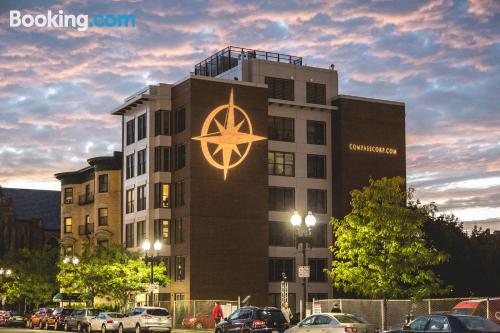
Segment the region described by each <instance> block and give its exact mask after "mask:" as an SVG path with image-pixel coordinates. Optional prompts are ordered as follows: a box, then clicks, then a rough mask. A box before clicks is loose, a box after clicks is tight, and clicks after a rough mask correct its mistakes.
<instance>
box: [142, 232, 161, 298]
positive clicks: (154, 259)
mask: <svg viewBox="0 0 500 333" xmlns="http://www.w3.org/2000/svg"><path fill="white" fill-rule="evenodd" d="M153 248H154V249H155V250H156V255H154V256H153V255H151V256H150V255H149V250H150V249H151V243H150V242H149V240H147V239H145V240H144V242H143V243H142V249H143V250H144V262H145V263H146V267H147V266H148V263H150V265H151V276H150V277H149V289H150V296H149V305H150V306H154V289H153V288H154V283H155V281H154V266H155V264H157V265H158V264H159V263H160V261H161V258H160V250H161V242H160V241H159V240H156V241H155V242H154V244H153Z"/></svg>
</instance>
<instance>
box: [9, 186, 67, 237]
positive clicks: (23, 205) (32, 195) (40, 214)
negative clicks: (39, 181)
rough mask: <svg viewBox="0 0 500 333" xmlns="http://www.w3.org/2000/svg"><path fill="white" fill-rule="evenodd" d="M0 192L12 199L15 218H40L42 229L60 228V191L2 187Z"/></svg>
mask: <svg viewBox="0 0 500 333" xmlns="http://www.w3.org/2000/svg"><path fill="white" fill-rule="evenodd" d="M1 193H2V194H1V195H3V196H4V197H7V198H11V199H12V208H13V209H14V215H15V218H16V219H18V220H31V219H41V220H42V224H43V228H44V229H46V230H59V229H60V225H61V222H60V219H61V192H60V191H49V190H32V189H22V188H5V187H2V188H1Z"/></svg>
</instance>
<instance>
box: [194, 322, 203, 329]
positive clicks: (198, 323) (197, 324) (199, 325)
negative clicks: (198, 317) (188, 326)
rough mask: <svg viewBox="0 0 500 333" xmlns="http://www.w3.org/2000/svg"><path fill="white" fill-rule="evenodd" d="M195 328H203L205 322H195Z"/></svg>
mask: <svg viewBox="0 0 500 333" xmlns="http://www.w3.org/2000/svg"><path fill="white" fill-rule="evenodd" d="M194 328H196V329H197V330H201V329H202V328H203V324H202V323H201V322H197V323H196V324H194Z"/></svg>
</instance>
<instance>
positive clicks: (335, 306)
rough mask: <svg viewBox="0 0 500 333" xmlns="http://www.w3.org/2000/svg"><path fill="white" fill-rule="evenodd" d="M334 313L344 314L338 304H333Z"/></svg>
mask: <svg viewBox="0 0 500 333" xmlns="http://www.w3.org/2000/svg"><path fill="white" fill-rule="evenodd" d="M331 312H333V313H342V309H341V308H340V306H339V304H338V303H335V304H333V308H332V311H331Z"/></svg>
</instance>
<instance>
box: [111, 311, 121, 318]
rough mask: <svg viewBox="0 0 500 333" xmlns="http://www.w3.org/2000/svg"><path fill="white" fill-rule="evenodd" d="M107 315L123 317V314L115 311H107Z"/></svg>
mask: <svg viewBox="0 0 500 333" xmlns="http://www.w3.org/2000/svg"><path fill="white" fill-rule="evenodd" d="M108 316H110V317H111V318H123V315H122V314H121V313H116V312H110V313H108Z"/></svg>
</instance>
